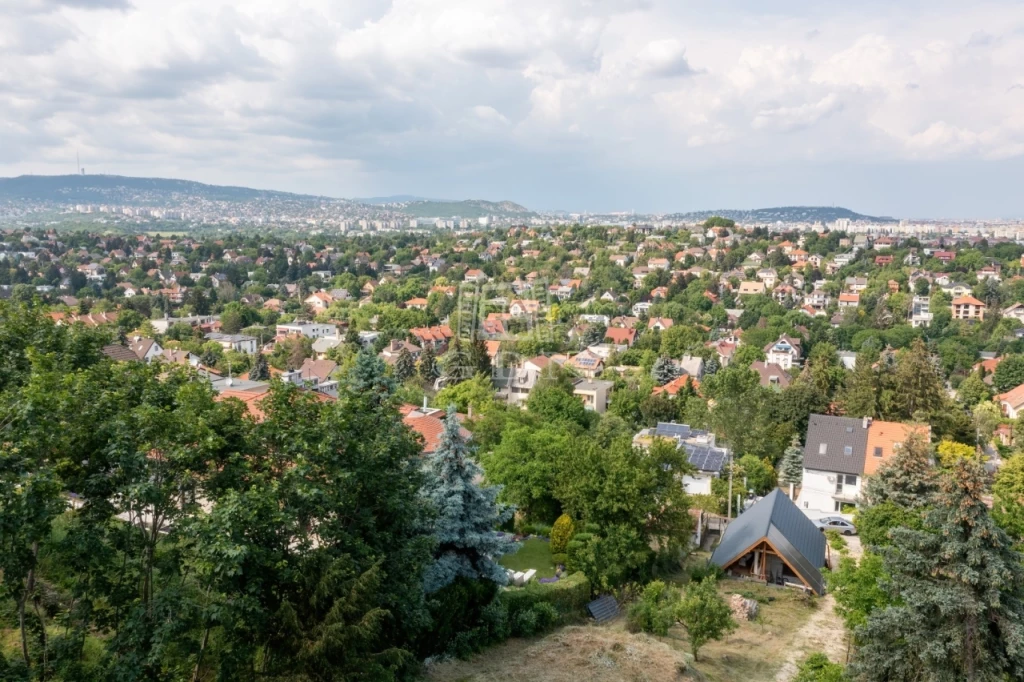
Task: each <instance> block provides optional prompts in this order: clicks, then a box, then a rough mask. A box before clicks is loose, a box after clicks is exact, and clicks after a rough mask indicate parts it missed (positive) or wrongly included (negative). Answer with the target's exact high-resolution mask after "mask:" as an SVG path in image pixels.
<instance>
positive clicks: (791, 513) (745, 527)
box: [711, 488, 825, 594]
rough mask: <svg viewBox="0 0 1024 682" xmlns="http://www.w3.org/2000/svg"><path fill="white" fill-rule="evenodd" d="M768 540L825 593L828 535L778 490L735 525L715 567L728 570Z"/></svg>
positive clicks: (714, 556) (715, 557)
mask: <svg viewBox="0 0 1024 682" xmlns="http://www.w3.org/2000/svg"><path fill="white" fill-rule="evenodd" d="M762 539H767V540H768V541H769V542H771V543H772V546H774V547H775V549H777V550H778V552H779V554H781V555H782V558H783V559H785V561H786V563H788V564H789V566H790V567H791V568H793V569H794V570H796V572H797V573H799V574H800V575H801V576H802V577H803V578H804V580H806V581H807V582H808V583H810V585H811V588H812V589H813V590H814V591H815V592H816V593H817V594H822V593H824V591H825V581H824V579H823V578H822V577H821V570H820V569H821V567H822V566H824V565H825V535H824V534H823V533H822V532H821V531H820V530H818V528H817V526H815V525H814V523H813V522H812V521H811V520H810V519H809V518H807V516H806V515H804V513H803V512H802V511H800V509H799V508H798V507H797V506H796V505H795V504H793V502H792V500H790V499H789V498H788V497H786V496H785V495H784V494H782V491H781V490H780V489H778V488H776V489H775V490H773V491H772V492H770V493H768V494H767V495H766V496H764V497H763V498H761V499H760V500H758V501H757V503H755V504H754V505H753V506H752V507H751V508H750V509H748V510H747V511H745V512H743V513H742V514H740V516H739V518H737V519H735V520H734V521H731V522H730V523H729V526H728V527H727V528H726V529H725V534H724V535H723V536H722V541H721V542H720V543H719V544H718V547H716V548H715V552H714V554H712V555H711V563H713V564H717V565H719V566H727V565H729V564H731V563H732V562H734V561H736V560H737V559H739V558H740V557H742V556H743V554H744V553H745V552H746V551H747V550H748V549H749V548H750V547H751V546H752V545H754V544H755V543H757V542H759V541H760V540H762Z"/></svg>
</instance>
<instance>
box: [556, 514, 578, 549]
mask: <svg viewBox="0 0 1024 682" xmlns="http://www.w3.org/2000/svg"><path fill="white" fill-rule="evenodd" d="M575 532H576V524H575V523H573V520H572V517H571V516H569V515H568V514H562V515H561V516H559V517H558V519H556V520H555V525H554V526H552V527H551V553H552V554H565V552H566V549H567V548H568V545H569V540H571V539H572V536H573V534H575Z"/></svg>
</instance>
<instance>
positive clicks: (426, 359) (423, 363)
mask: <svg viewBox="0 0 1024 682" xmlns="http://www.w3.org/2000/svg"><path fill="white" fill-rule="evenodd" d="M417 371H418V372H419V375H420V379H422V380H423V381H425V382H428V383H433V382H434V379H436V378H437V356H436V355H435V354H434V346H433V344H430V343H426V344H423V352H422V353H420V364H419V367H418V368H417Z"/></svg>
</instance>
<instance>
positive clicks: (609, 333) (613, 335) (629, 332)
mask: <svg viewBox="0 0 1024 682" xmlns="http://www.w3.org/2000/svg"><path fill="white" fill-rule="evenodd" d="M604 338H606V339H608V340H610V341H611V342H612V343H616V344H619V345H625V346H632V345H633V342H634V341H636V330H635V329H626V328H625V327H608V329H607V330H606V331H605V333H604Z"/></svg>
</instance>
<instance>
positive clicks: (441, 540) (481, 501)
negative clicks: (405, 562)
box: [423, 408, 518, 592]
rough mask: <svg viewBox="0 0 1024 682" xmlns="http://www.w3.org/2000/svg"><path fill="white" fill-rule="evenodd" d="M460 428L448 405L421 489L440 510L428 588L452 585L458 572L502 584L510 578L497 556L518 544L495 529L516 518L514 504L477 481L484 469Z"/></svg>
mask: <svg viewBox="0 0 1024 682" xmlns="http://www.w3.org/2000/svg"><path fill="white" fill-rule="evenodd" d="M459 430H460V426H459V420H458V418H457V417H456V416H455V410H454V408H449V409H448V416H447V417H446V419H445V422H444V431H442V433H441V439H440V442H439V443H438V446H437V449H436V450H435V452H434V454H433V455H432V456H431V458H430V463H429V467H428V477H427V484H426V485H425V486H424V489H423V495H424V497H425V499H426V500H427V501H428V502H429V503H430V504H431V506H433V508H434V509H436V510H437V518H436V520H435V524H434V528H435V530H434V535H435V537H436V538H437V549H436V550H435V552H434V562H433V563H432V564H431V565H430V566H429V567H428V568H427V570H426V572H425V573H424V578H423V584H424V587H425V589H426V590H427V591H428V592H434V591H437V590H439V589H441V588H443V587H445V586H446V585H450V584H451V583H452V582H454V581H455V580H456V578H459V577H463V578H468V579H471V580H477V579H483V580H490V581H492V582H494V583H497V584H499V585H504V584H505V583H507V582H508V578H507V576H506V574H505V569H503V568H502V567H501V566H500V565H499V564H498V563H497V560H498V558H499V557H501V556H502V555H503V554H508V553H510V552H514V551H515V550H516V549H518V546H517V545H516V544H515V543H513V542H512V541H511V540H510V539H509V538H508V537H507V536H504V535H502V534H500V533H498V532H497V531H496V530H495V529H496V528H497V526H499V525H500V524H502V523H504V522H505V521H507V520H508V519H510V518H511V517H512V514H513V512H514V508H513V507H510V506H506V505H503V504H500V503H499V502H498V501H497V496H498V492H499V489H498V488H497V487H481V486H480V485H479V484H478V483H477V480H478V478H479V477H480V474H481V473H482V472H481V470H480V467H478V466H477V464H476V462H475V461H473V458H472V453H471V451H470V447H469V445H468V444H467V443H466V440H465V438H463V436H462V434H461V433H460V431H459Z"/></svg>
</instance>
